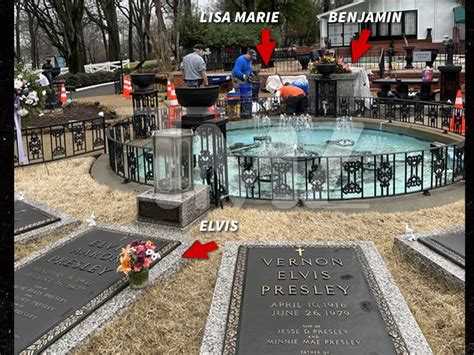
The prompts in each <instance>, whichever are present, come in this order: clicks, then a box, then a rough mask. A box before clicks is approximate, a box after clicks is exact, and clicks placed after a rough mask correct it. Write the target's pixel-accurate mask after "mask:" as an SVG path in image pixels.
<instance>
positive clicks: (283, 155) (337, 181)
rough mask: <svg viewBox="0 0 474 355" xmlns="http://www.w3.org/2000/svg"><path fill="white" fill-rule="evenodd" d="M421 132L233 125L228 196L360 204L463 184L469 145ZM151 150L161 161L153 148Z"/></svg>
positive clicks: (293, 121)
mask: <svg viewBox="0 0 474 355" xmlns="http://www.w3.org/2000/svg"><path fill="white" fill-rule="evenodd" d="M389 130H391V131H393V132H391V131H389ZM404 132H411V130H406V129H405V130H404ZM413 132H414V133H413V136H411V135H408V134H400V133H397V132H396V131H395V128H394V126H387V125H379V124H365V125H364V124H363V123H362V122H359V121H357V122H355V121H354V122H352V119H351V118H350V117H349V118H348V117H346V118H339V119H337V120H335V121H330V122H329V121H314V122H313V121H312V120H311V119H310V118H308V117H299V118H297V117H291V118H286V117H281V118H280V120H278V119H273V120H270V119H269V118H260V119H253V120H245V121H238V122H231V123H229V124H228V126H227V148H228V150H227V181H228V187H227V192H228V193H229V195H230V196H236V197H243V198H253V199H271V200H298V199H304V200H341V199H360V198H371V197H384V196H394V195H402V194H408V193H413V192H421V191H425V190H430V189H433V188H437V187H441V186H445V185H449V184H451V183H453V182H454V181H455V180H457V179H459V178H462V175H463V171H464V170H463V144H462V143H452V144H443V145H441V146H440V147H439V148H433V147H431V142H430V141H428V140H424V139H420V138H416V137H414V136H415V135H416V134H415V131H414V130H413ZM145 149H146V150H147V152H149V153H148V154H151V155H152V154H153V152H152V149H151V147H150V148H148V147H146V148H145ZM202 149H204V150H202ZM206 149H207V148H205V147H203V146H201V142H200V138H199V137H198V136H195V137H194V154H195V156H196V159H195V161H196V162H199V161H200V160H202V158H204V160H205V159H206V158H205V157H206V156H207V154H208V152H207V151H206ZM203 152H204V153H203ZM202 154H204V156H202ZM142 158H143V157H142V156H140V157H139V159H138V161H137V165H138V166H137V167H138V169H137V170H138V174H139V176H142V177H144V176H146V172H147V171H151V170H150V169H151V166H148V165H147V163H146V161H147V160H146V159H142ZM221 173H222V172H221ZM193 176H194V181H195V183H197V184H199V183H203V182H204V181H203V180H202V176H203V175H202V171H201V169H200V166H199V164H196V165H195V167H194V169H193Z"/></svg>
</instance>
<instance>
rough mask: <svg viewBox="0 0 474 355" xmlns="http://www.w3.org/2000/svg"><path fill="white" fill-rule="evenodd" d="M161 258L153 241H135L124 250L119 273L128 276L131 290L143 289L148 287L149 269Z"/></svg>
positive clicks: (118, 269)
mask: <svg viewBox="0 0 474 355" xmlns="http://www.w3.org/2000/svg"><path fill="white" fill-rule="evenodd" d="M158 258H160V254H159V253H158V252H156V246H155V245H153V243H152V242H151V241H149V240H148V241H146V242H145V241H143V240H135V241H133V242H132V243H130V244H128V245H127V246H126V247H125V248H122V254H121V255H120V265H119V266H118V268H117V272H123V273H124V274H125V275H127V277H128V280H129V284H130V287H131V288H143V287H146V286H147V285H148V268H149V267H150V265H151V263H152V262H153V261H155V260H156V259H158Z"/></svg>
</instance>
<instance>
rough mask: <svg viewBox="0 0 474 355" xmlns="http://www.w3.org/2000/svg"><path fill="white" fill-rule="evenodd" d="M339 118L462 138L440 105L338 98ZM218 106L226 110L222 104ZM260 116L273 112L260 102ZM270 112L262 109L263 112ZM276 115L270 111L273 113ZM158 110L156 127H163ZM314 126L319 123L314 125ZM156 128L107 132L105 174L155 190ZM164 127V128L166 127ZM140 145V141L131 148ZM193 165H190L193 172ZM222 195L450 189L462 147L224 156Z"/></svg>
mask: <svg viewBox="0 0 474 355" xmlns="http://www.w3.org/2000/svg"><path fill="white" fill-rule="evenodd" d="M337 102H338V105H337V115H340V116H343V115H346V116H348V115H353V116H360V117H366V118H374V119H385V120H392V121H398V122H401V123H408V124H417V125H423V126H428V127H431V128H436V129H441V130H444V131H447V132H448V131H450V132H453V133H457V134H462V133H463V132H462V130H461V129H462V123H460V122H462V113H461V112H460V110H457V109H454V108H453V106H452V105H447V104H443V103H432V102H420V101H411V100H393V99H379V98H364V97H358V98H357V97H356V98H353V97H340V98H339V99H338V101H337ZM219 104H220V105H221V106H222V107H225V105H226V102H225V101H220V102H219ZM259 104H260V106H259V107H261V108H263V109H259V110H260V113H261V114H266V113H269V112H270V110H275V108H276V107H277V105H276V104H275V102H273V100H272V99H260V102H259ZM267 104H268V106H267ZM273 113H275V111H273ZM168 114H169V113H168V111H167V110H166V109H165V110H162V112H161V114H160V117H161V118H160V119H162V120H164V122H169V120H167V117H168ZM316 120H317V118H316ZM157 124H158V122H151V121H147V119H146V117H141V116H137V117H133V118H127V119H124V120H122V121H121V122H119V123H116V124H114V125H112V126H110V127H109V128H108V130H107V140H108V146H109V159H110V167H111V169H112V170H113V171H114V172H115V173H116V174H118V175H119V176H121V177H123V178H124V179H125V180H130V181H135V182H138V183H142V184H147V185H152V184H153V150H152V147H151V145H147V144H144V142H145V141H144V139H145V140H146V139H148V138H149V137H150V135H151V131H152V130H153V127H157ZM164 126H165V127H166V126H167V124H164ZM137 140H138V141H137ZM198 162H199V159H198V158H197V156H196V157H195V159H194V168H196V167H197V168H200V166H198V165H199V164H198ZM227 171H228V193H229V194H230V195H231V196H237V197H243V198H254V199H275V200H297V199H303V200H341V199H342V200H345V199H362V198H373V197H383V196H394V195H403V194H409V193H414V192H421V191H425V190H431V189H436V188H439V187H443V186H447V185H450V184H452V183H454V182H456V181H458V180H460V179H463V178H464V142H459V143H452V144H446V145H441V146H436V147H433V148H429V149H421V150H416V151H406V152H394V153H383V154H371V153H368V154H359V155H354V156H324V157H323V156H322V157H319V156H313V157H310V158H308V157H274V156H257V155H254V156H252V155H248V156H244V155H239V154H238V153H234V154H233V153H229V154H228V161H227Z"/></svg>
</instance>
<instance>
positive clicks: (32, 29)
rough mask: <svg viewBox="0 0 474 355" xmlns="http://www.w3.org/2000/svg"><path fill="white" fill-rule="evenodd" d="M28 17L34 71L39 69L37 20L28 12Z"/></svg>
mask: <svg viewBox="0 0 474 355" xmlns="http://www.w3.org/2000/svg"><path fill="white" fill-rule="evenodd" d="M26 14H27V16H28V32H29V33H30V57H31V65H32V67H33V69H37V68H38V67H39V63H38V41H37V38H36V32H37V31H36V30H35V19H34V18H33V16H31V13H30V12H29V11H26Z"/></svg>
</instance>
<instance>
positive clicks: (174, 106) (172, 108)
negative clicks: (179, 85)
mask: <svg viewBox="0 0 474 355" xmlns="http://www.w3.org/2000/svg"><path fill="white" fill-rule="evenodd" d="M168 106H169V111H168V112H169V121H168V126H169V127H171V126H172V124H171V122H172V121H174V120H176V119H178V118H179V113H178V111H179V104H178V97H177V96H176V88H175V87H174V85H171V90H170V94H169V96H168Z"/></svg>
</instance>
